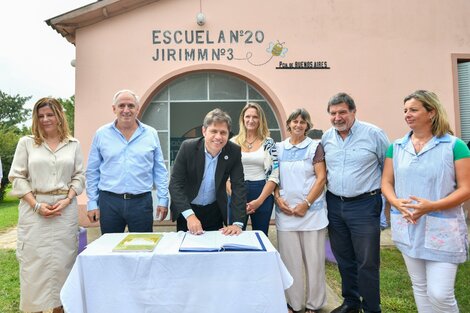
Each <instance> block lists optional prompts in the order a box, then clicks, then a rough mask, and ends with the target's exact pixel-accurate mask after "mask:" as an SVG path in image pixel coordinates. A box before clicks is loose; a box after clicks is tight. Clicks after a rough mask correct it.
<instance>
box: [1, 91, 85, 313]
mask: <svg viewBox="0 0 470 313" xmlns="http://www.w3.org/2000/svg"><path fill="white" fill-rule="evenodd" d="M32 133H33V134H32V136H25V137H23V138H21V139H20V141H19V142H18V146H17V148H16V152H15V156H14V159H13V163H12V165H11V170H10V173H9V175H8V178H9V179H10V181H11V182H12V186H13V187H12V194H13V195H15V196H18V197H19V198H20V199H21V200H20V204H19V218H18V241H17V250H16V254H17V259H18V262H19V264H20V310H22V311H28V312H38V311H45V310H49V309H51V308H54V312H63V309H62V307H61V302H60V298H59V294H60V289H61V288H62V285H63V284H64V282H65V279H66V278H67V275H68V274H69V272H70V270H71V269H72V265H73V263H74V261H75V258H76V255H77V248H78V241H77V233H78V209H77V201H76V200H75V196H76V195H78V194H80V193H81V192H82V190H83V187H84V185H85V176H84V170H83V157H82V152H81V149H80V144H79V142H78V141H77V140H76V139H74V138H72V137H71V136H70V132H69V129H68V125H67V120H66V119H65V114H64V112H63V109H62V106H61V105H60V103H59V102H58V101H57V100H56V99H53V98H42V99H40V100H39V101H38V102H37V103H36V104H35V105H34V108H33V125H32Z"/></svg>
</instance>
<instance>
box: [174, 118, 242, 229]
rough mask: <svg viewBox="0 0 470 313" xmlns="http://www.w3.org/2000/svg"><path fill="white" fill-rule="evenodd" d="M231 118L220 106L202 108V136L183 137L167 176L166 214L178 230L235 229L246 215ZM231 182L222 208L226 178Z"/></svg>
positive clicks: (239, 161) (239, 158)
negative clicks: (231, 137)
mask: <svg viewBox="0 0 470 313" xmlns="http://www.w3.org/2000/svg"><path fill="white" fill-rule="evenodd" d="M231 125H232V120H231V118H230V116H229V115H228V114H227V113H226V112H223V111H222V110H220V109H214V110H212V111H210V112H209V113H207V115H206V117H205V118H204V122H203V126H202V134H203V137H201V138H194V139H188V140H185V141H184V142H183V144H182V145H181V147H180V149H179V151H178V154H177V155H176V159H175V163H174V164H173V170H172V173H171V180H170V194H171V206H170V209H171V214H172V219H173V220H176V227H177V230H178V231H180V230H182V231H189V232H190V233H192V234H196V235H199V234H202V233H203V232H204V231H205V230H219V229H221V231H222V232H223V233H224V234H226V235H238V234H240V233H241V231H242V227H243V222H244V221H245V218H246V189H245V180H244V175H243V165H242V162H241V156H242V155H241V149H240V146H238V145H236V144H235V143H233V142H231V141H228V137H229V134H230V129H231ZM227 179H230V182H231V184H232V196H231V205H230V208H231V212H230V213H228V211H227V192H226V188H225V187H226V182H227Z"/></svg>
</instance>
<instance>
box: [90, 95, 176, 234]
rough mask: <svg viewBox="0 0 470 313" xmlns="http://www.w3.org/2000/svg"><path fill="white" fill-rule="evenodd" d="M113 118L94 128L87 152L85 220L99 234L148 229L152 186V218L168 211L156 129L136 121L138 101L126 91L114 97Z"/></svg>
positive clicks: (164, 176) (163, 170)
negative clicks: (96, 223) (97, 228)
mask: <svg viewBox="0 0 470 313" xmlns="http://www.w3.org/2000/svg"><path fill="white" fill-rule="evenodd" d="M112 107H113V112H114V114H116V120H115V121H114V122H112V123H110V124H107V125H104V126H102V127H101V128H99V129H98V130H97V132H96V134H95V137H94V138H93V143H92V146H91V150H90V154H89V156H88V167H87V172H86V178H87V196H88V218H89V219H90V221H91V222H94V221H100V226H101V233H102V234H105V233H121V232H124V229H125V227H126V226H127V227H128V230H129V231H130V232H152V231H153V219H154V218H153V201H152V193H151V191H152V189H153V188H154V187H156V189H157V198H158V206H157V210H156V211H157V219H159V220H160V221H162V220H164V219H165V217H166V216H167V214H168V172H167V170H166V167H165V163H164V161H163V154H162V150H161V146H160V141H159V139H158V134H157V131H156V130H155V129H154V128H152V127H150V126H148V125H145V124H143V123H142V122H140V121H139V120H138V119H137V114H138V112H139V100H138V97H137V96H136V95H135V93H134V92H132V91H130V90H121V91H118V92H117V93H116V94H115V95H114V98H113V106H112Z"/></svg>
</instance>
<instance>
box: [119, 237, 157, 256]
mask: <svg viewBox="0 0 470 313" xmlns="http://www.w3.org/2000/svg"><path fill="white" fill-rule="evenodd" d="M162 237H163V235H162V234H155V233H145V234H128V235H127V236H126V237H124V239H123V240H121V241H120V242H119V243H118V244H117V245H116V247H114V249H113V251H116V252H139V251H144V252H145V251H148V252H152V251H153V249H155V247H156V246H157V244H158V242H159V241H160V239H161V238H162Z"/></svg>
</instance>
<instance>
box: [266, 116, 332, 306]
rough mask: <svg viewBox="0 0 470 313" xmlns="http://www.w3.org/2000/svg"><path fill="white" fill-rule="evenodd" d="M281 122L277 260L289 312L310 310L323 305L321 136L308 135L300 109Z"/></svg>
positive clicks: (324, 219) (323, 169)
mask: <svg viewBox="0 0 470 313" xmlns="http://www.w3.org/2000/svg"><path fill="white" fill-rule="evenodd" d="M286 124H287V131H288V132H289V133H290V135H291V136H290V137H289V138H287V139H286V140H284V141H283V142H281V143H278V144H277V151H278V160H279V188H276V190H275V193H274V194H275V199H276V227H277V239H278V244H279V253H280V254H281V257H282V260H283V261H284V263H285V265H286V267H287V269H288V270H289V272H290V273H291V275H292V277H293V278H294V283H293V284H292V286H291V287H290V288H289V289H287V290H286V296H287V304H288V311H289V312H290V313H292V312H299V311H300V310H302V307H303V306H304V304H305V312H306V313H313V312H319V310H320V308H321V307H323V306H324V305H325V304H326V280H325V236H326V227H327V226H328V217H327V210H326V200H325V183H326V167H325V154H324V152H323V147H322V145H321V143H320V141H318V140H312V139H310V138H309V137H307V133H308V131H309V130H310V129H311V128H312V122H311V121H310V115H309V114H308V112H307V111H306V110H305V109H297V110H295V111H294V112H293V113H292V114H291V115H290V116H289V118H288V119H287V123H286ZM304 277H305V280H306V286H307V290H306V292H305V290H304ZM305 295H307V299H306V300H305Z"/></svg>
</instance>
